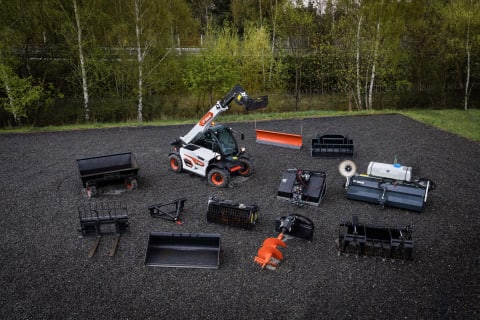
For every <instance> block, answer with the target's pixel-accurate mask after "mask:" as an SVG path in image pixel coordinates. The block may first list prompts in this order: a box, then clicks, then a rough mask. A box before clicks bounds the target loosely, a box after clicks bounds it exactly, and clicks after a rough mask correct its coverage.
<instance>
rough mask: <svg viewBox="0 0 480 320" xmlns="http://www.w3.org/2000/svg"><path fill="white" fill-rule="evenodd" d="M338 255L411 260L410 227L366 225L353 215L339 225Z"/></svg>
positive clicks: (411, 242)
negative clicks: (350, 219) (349, 219)
mask: <svg viewBox="0 0 480 320" xmlns="http://www.w3.org/2000/svg"><path fill="white" fill-rule="evenodd" d="M336 242H337V248H338V254H339V255H342V254H343V255H349V254H352V255H356V256H375V257H381V258H382V259H402V260H413V239H412V228H411V226H410V225H407V226H405V227H403V228H391V227H385V226H378V225H366V224H362V223H360V222H359V219H358V216H357V215H354V216H353V219H352V222H343V223H341V224H340V225H339V232H338V239H337V241H336Z"/></svg>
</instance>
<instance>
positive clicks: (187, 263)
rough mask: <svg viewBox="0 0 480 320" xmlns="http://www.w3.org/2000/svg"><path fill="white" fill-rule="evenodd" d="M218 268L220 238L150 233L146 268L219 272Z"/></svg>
mask: <svg viewBox="0 0 480 320" xmlns="http://www.w3.org/2000/svg"><path fill="white" fill-rule="evenodd" d="M219 264H220V235H219V234H211V233H170V232H151V233H150V236H149V239H148V246H147V252H146V255H145V265H146V266H149V267H177V268H207V269H218V266H219Z"/></svg>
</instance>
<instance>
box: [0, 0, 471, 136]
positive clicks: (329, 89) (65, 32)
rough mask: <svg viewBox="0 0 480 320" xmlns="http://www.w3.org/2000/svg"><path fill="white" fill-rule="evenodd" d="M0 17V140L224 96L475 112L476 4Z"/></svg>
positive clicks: (133, 0) (335, 1)
mask: <svg viewBox="0 0 480 320" xmlns="http://www.w3.org/2000/svg"><path fill="white" fill-rule="evenodd" d="M0 5H1V6H0V8H1V9H0V33H1V37H2V41H1V42H0V128H2V127H12V126H25V125H27V126H49V125H63V124H72V123H89V122H119V121H132V120H134V121H138V122H143V121H153V120H162V119H187V118H195V117H198V116H200V115H202V114H203V113H205V112H206V111H207V110H208V109H209V108H210V106H211V105H212V104H213V103H214V102H215V101H216V100H218V99H221V98H223V95H225V94H226V93H227V92H228V91H229V90H230V89H231V88H232V87H233V86H234V85H235V84H237V83H238V84H240V85H242V86H243V87H244V88H245V89H246V90H247V92H248V94H249V95H252V96H255V95H268V96H269V107H268V111H265V112H298V111H307V110H308V111H310V110H333V111H347V110H349V111H356V110H361V111H365V110H378V109H389V110H392V109H393V110H403V109H407V108H417V109H419V108H420V109H433V108H434V109H446V108H448V109H461V110H467V109H478V108H479V106H480V89H479V86H478V82H479V80H480V2H479V1H476V0H422V1H420V0H316V1H315V0H311V1H301V2H300V1H291V0H213V1H212V0H0ZM232 112H233V113H234V114H235V113H238V114H241V113H242V112H244V111H242V110H238V109H232Z"/></svg>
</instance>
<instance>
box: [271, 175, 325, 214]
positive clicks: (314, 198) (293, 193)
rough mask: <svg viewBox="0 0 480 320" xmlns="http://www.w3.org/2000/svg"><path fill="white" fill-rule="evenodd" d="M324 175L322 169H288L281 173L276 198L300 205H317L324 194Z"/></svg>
mask: <svg viewBox="0 0 480 320" xmlns="http://www.w3.org/2000/svg"><path fill="white" fill-rule="evenodd" d="M326 177H327V174H326V173H325V172H322V171H311V170H299V169H288V170H286V171H285V172H284V173H283V176H282V181H281V182H280V186H279V187H278V193H277V198H278V199H284V200H288V201H290V202H292V203H294V204H296V205H300V206H302V205H311V206H319V205H320V202H321V201H322V200H323V198H324V197H325V194H326V189H327V187H326Z"/></svg>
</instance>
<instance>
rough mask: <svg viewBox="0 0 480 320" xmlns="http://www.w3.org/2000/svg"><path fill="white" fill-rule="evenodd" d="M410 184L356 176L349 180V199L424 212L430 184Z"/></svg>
mask: <svg viewBox="0 0 480 320" xmlns="http://www.w3.org/2000/svg"><path fill="white" fill-rule="evenodd" d="M425 181H426V183H415V182H412V183H409V182H402V181H395V180H389V179H382V178H376V177H371V176H366V175H354V176H353V177H350V178H348V180H347V185H346V189H347V198H348V199H352V200H360V201H366V202H371V203H377V204H380V205H381V206H382V208H383V207H384V206H391V207H397V208H401V209H407V210H412V211H417V212H422V211H423V210H424V208H425V202H426V200H427V194H428V191H429V188H430V182H429V181H428V180H425Z"/></svg>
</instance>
